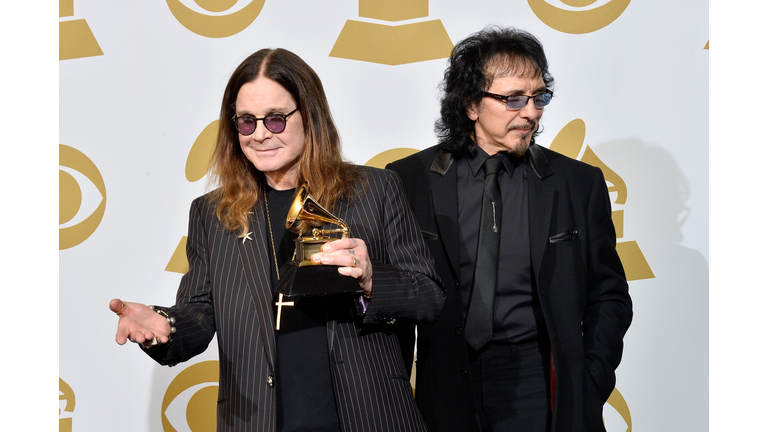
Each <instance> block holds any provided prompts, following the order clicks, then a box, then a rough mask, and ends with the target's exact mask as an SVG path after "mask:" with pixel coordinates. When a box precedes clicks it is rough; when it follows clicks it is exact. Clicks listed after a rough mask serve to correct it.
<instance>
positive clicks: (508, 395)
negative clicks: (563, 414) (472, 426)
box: [470, 341, 552, 432]
mask: <svg viewBox="0 0 768 432" xmlns="http://www.w3.org/2000/svg"><path fill="white" fill-rule="evenodd" d="M549 356H550V354H549V347H548V346H540V345H539V343H538V342H536V341H534V342H527V343H522V344H512V345H509V344H500V343H494V342H491V343H490V344H488V345H486V346H485V347H483V348H481V349H480V350H479V351H477V352H473V351H472V349H470V368H471V369H470V373H471V377H472V387H473V390H474V394H475V402H476V404H477V407H478V413H479V418H478V421H479V422H480V424H481V425H482V429H483V431H484V432H509V431H513V432H546V431H549V429H550V425H551V422H552V416H551V405H550V391H549V389H550V376H549Z"/></svg>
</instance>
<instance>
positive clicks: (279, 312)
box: [264, 189, 296, 330]
mask: <svg viewBox="0 0 768 432" xmlns="http://www.w3.org/2000/svg"><path fill="white" fill-rule="evenodd" d="M264 205H265V206H266V208H267V227H268V228H269V240H270V243H271V245H272V257H273V258H274V259H275V273H276V274H277V280H278V281H280V268H279V267H278V265H277V253H275V237H274V236H273V235H272V221H271V220H270V218H269V202H268V201H267V190H266V189H264ZM295 303H296V302H292V301H289V302H284V301H283V293H280V294H278V296H277V302H276V303H275V306H277V319H276V321H275V330H280V316H281V315H282V312H283V306H294V305H295Z"/></svg>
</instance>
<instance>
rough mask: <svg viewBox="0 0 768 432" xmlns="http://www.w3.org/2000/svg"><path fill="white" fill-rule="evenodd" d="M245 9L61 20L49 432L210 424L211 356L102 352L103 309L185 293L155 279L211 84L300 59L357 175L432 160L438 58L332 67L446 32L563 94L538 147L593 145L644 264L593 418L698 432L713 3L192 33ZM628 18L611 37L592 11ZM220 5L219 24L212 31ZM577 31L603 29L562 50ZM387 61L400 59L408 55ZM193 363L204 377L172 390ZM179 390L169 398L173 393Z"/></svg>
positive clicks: (703, 400) (431, 8) (257, 20)
mask: <svg viewBox="0 0 768 432" xmlns="http://www.w3.org/2000/svg"><path fill="white" fill-rule="evenodd" d="M252 3H258V0H256V1H253V2H252V1H248V0H239V1H235V0H229V1H227V0H219V1H216V0H208V1H203V0H198V1H197V2H195V1H193V0H184V1H181V2H178V1H174V0H168V1H167V2H164V1H153V2H147V1H110V2H105V1H97V0H74V3H73V2H72V1H66V0H61V1H60V18H59V26H60V55H62V53H66V56H68V57H67V58H63V59H61V60H60V62H59V143H60V144H61V147H60V149H59V154H60V177H59V182H60V195H59V201H60V210H59V213H60V224H61V225H60V233H61V237H60V241H61V242H62V243H66V244H64V245H62V246H61V250H60V252H59V290H60V291H59V302H60V317H59V343H60V352H59V376H60V380H61V381H60V387H59V389H60V403H59V405H60V406H59V408H60V416H59V419H60V430H61V431H65V430H72V431H103V430H114V431H144V430H146V431H152V432H161V431H162V432H168V431H172V430H177V431H179V432H182V431H194V432H202V431H204V430H210V429H207V428H206V427H207V426H206V425H207V424H208V423H206V422H205V421H202V420H201V421H199V422H197V423H195V422H194V421H192V420H194V419H196V417H194V415H196V414H195V413H186V415H185V410H186V407H187V406H192V407H198V406H207V405H205V403H207V401H209V399H210V395H211V394H212V393H211V389H215V379H213V381H211V380H210V379H208V378H205V379H203V378H200V377H205V376H206V375H205V373H206V372H208V371H210V370H211V368H210V367H209V366H210V365H211V364H212V363H206V362H208V361H215V360H216V347H215V342H214V343H213V344H212V345H211V347H210V348H209V349H208V351H207V352H206V353H204V354H203V355H201V356H199V358H197V359H195V360H193V361H191V362H189V363H188V364H182V365H179V366H177V367H174V368H164V367H161V366H159V365H156V364H155V363H154V362H153V361H152V360H151V359H149V358H148V357H146V356H145V355H144V354H143V353H142V352H140V350H139V349H138V348H136V347H132V346H131V347H119V346H117V345H116V344H115V343H114V331H115V325H116V322H117V319H116V317H115V316H114V315H113V314H111V313H110V312H109V311H108V309H107V303H108V301H109V299H111V298H114V297H120V298H124V299H126V300H132V301H141V302H144V303H152V304H160V305H169V304H172V303H173V301H174V297H175V292H176V288H177V285H178V281H179V278H180V274H179V273H178V272H177V271H172V270H173V268H171V270H170V271H169V270H166V268H167V267H169V262H172V257H173V255H174V251H175V250H176V249H177V246H178V245H179V243H180V242H181V241H182V239H183V236H185V235H186V226H187V213H188V209H189V203H190V202H191V200H192V199H194V198H195V197H197V196H199V195H201V194H202V193H204V192H205V191H206V183H205V182H206V179H205V178H203V179H196V178H193V179H192V180H194V181H190V180H188V178H187V175H186V174H185V169H186V168H187V166H188V163H189V164H190V165H194V164H193V162H194V160H195V159H194V156H195V155H196V151H195V150H194V149H195V148H197V147H194V146H193V144H194V143H195V142H196V140H197V139H198V137H199V136H200V135H201V133H202V132H203V131H204V129H205V128H206V127H207V126H208V125H209V124H210V123H211V122H213V121H214V120H216V118H217V116H218V110H219V106H220V103H221V95H222V92H223V88H224V85H225V84H226V81H227V79H228V78H229V75H230V74H231V72H232V70H233V69H234V68H235V67H236V66H237V64H239V63H240V61H242V59H243V58H245V57H246V56H247V55H249V54H250V53H252V52H254V51H256V50H258V49H260V48H263V47H284V48H287V49H289V50H291V51H294V52H295V53H297V54H298V55H299V56H301V57H302V58H303V59H304V60H305V61H307V63H309V64H310V65H311V66H312V67H313V68H314V69H315V71H316V72H317V73H318V75H319V76H320V78H321V79H322V80H323V83H324V85H325V90H326V93H327V95H328V98H329V101H330V104H331V109H332V110H333V115H334V118H335V119H336V121H337V124H338V126H339V129H340V131H341V135H342V140H343V144H344V153H345V155H346V156H347V158H348V159H350V160H352V161H354V162H356V163H360V164H364V163H366V162H367V161H369V160H370V159H371V158H373V157H374V156H376V155H379V154H381V153H382V152H384V151H386V150H389V149H394V148H412V149H423V148H426V147H428V146H431V145H433V144H434V143H435V138H434V134H433V124H434V120H435V119H436V118H437V116H438V91H437V86H438V84H439V82H440V80H441V78H442V73H443V71H444V68H445V64H446V60H445V58H444V57H445V56H443V57H438V58H435V57H429V56H428V55H427V56H426V57H428V58H432V59H425V60H422V61H412V62H408V63H403V64H394V65H392V64H383V63H382V62H376V61H370V60H355V59H349V58H341V57H338V56H331V55H330V53H331V51H332V50H333V48H334V45H335V44H336V41H337V39H338V38H339V35H340V34H341V33H342V29H343V28H344V26H345V23H347V21H350V20H351V21H357V22H362V23H368V24H369V27H371V28H373V27H375V26H381V25H387V26H397V27H401V26H409V25H410V26H414V27H412V28H419V27H418V25H419V24H422V25H424V23H429V22H432V21H435V20H439V23H440V24H441V25H442V27H443V28H444V29H445V33H446V34H447V36H448V37H449V38H450V41H451V42H454V43H455V42H457V41H459V40H461V39H463V38H464V37H466V36H467V35H469V34H470V33H473V32H475V31H477V30H480V29H481V28H483V27H484V26H486V25H488V24H501V25H511V26H515V27H518V28H522V29H525V30H528V31H530V32H531V33H533V34H534V35H536V36H537V37H538V38H540V39H541V41H542V42H543V44H544V48H545V51H546V52H547V55H548V58H549V60H550V62H551V68H550V69H551V72H552V74H553V75H554V77H555V80H556V87H555V99H554V101H553V103H552V104H551V105H550V106H549V107H548V108H547V109H546V111H545V114H544V117H543V120H542V124H543V126H544V132H543V133H542V134H541V136H540V138H539V139H538V142H539V143H540V144H542V145H545V146H550V145H551V144H552V143H553V141H554V142H556V143H557V144H561V145H565V144H563V143H564V141H558V140H559V139H560V137H558V140H555V137H556V136H557V135H558V133H559V132H560V131H563V130H564V128H565V127H566V125H569V124H572V123H571V122H574V121H576V123H579V121H580V122H583V124H584V125H585V135H584V138H583V143H582V141H581V140H575V141H574V139H575V138H574V136H573V135H571V134H569V135H568V136H567V137H569V138H571V139H570V140H569V141H568V142H567V146H571V147H569V148H570V149H571V150H572V151H575V154H574V156H575V157H581V156H582V155H583V154H584V153H585V152H586V150H587V147H588V148H589V149H591V150H592V151H594V154H595V155H596V156H597V157H598V158H599V159H600V160H601V161H602V163H603V166H601V168H603V169H604V170H605V169H609V170H610V171H612V172H614V173H615V174H616V175H617V176H618V178H619V179H620V180H621V181H622V182H623V185H624V188H621V189H622V190H621V191H620V192H615V193H612V195H611V196H612V197H613V198H614V200H616V201H617V202H616V203H615V204H614V210H617V211H623V215H624V216H623V232H622V234H623V235H621V236H620V237H621V238H620V239H619V241H620V243H628V242H636V244H637V250H639V252H640V256H639V259H640V260H641V261H642V263H647V267H644V268H646V270H638V273H637V274H638V275H639V276H638V277H637V278H635V279H634V280H632V281H631V282H630V292H631V294H632V297H633V300H634V305H635V307H634V309H635V319H634V322H633V324H632V327H630V330H629V332H628V333H627V336H626V338H625V354H624V359H623V362H622V364H621V366H620V367H619V370H618V378H617V390H618V393H617V394H620V396H621V397H620V398H619V399H612V401H613V402H614V403H612V404H611V405H606V409H605V421H606V425H607V428H608V431H609V432H619V431H621V432H623V431H631V430H633V429H636V430H638V431H680V430H696V431H701V430H707V429H708V427H709V423H708V410H709V408H708V396H709V378H708V367H709V362H708V350H709V342H708V337H709V332H708V326H709V320H708V307H709V300H708V289H709V276H708V271H709V216H708V215H709V212H708V207H709V186H708V182H709V170H708V166H709V135H708V130H709V50H708V41H709V37H710V36H709V30H708V20H709V11H708V7H707V4H706V3H702V2H700V1H694V0H676V1H640V0H631V1H630V0H596V1H590V0H568V1H564V2H560V1H558V0H547V1H546V4H549V5H551V6H553V7H554V8H555V9H556V10H558V11H566V12H570V14H567V15H565V17H566V19H565V21H558V20H557V19H555V18H556V15H555V14H554V13H540V14H539V15H537V14H536V13H534V11H535V10H539V9H538V8H540V7H543V6H542V5H541V4H542V3H545V2H544V0H508V1H498V0H496V1H492V0H476V1H473V2H463V1H458V0H445V1H438V0H432V1H429V2H427V1H416V2H401V1H391V2H384V3H385V4H386V5H387V6H386V7H384V8H383V9H382V10H384V11H387V12H390V13H394V12H403V13H405V15H404V16H406V17H408V18H407V19H403V20H400V21H394V22H390V21H386V20H384V19H382V18H384V14H383V13H382V12H381V10H379V11H376V12H375V13H374V14H373V17H370V16H368V17H361V16H360V15H361V14H362V13H363V12H362V11H363V10H364V7H365V6H366V5H368V4H375V3H377V2H375V1H366V0H359V1H352V0H345V1H338V0H337V1H310V0H280V1H278V0H266V1H265V2H263V3H264V5H263V8H262V9H261V10H260V11H259V12H258V15H257V16H255V17H254V18H253V19H250V20H246V21H245V24H244V25H243V27H244V28H243V29H242V31H239V32H237V33H235V34H233V35H231V36H227V37H209V36H206V35H201V34H199V33H205V32H213V31H214V30H216V29H218V30H221V29H232V28H234V26H233V25H232V24H227V25H221V24H217V23H216V21H210V22H211V23H212V24H206V23H207V22H208V21H209V19H208V17H210V16H221V17H228V16H239V15H238V14H240V15H242V14H244V13H245V11H247V10H248V6H249V5H251V4H252ZM401 3H402V4H401ZM413 3H423V4H428V13H427V16H424V14H423V13H422V14H421V15H419V14H416V15H413V12H411V15H408V14H407V13H406V12H409V11H410V10H411V9H413V8H410V9H409V7H408V6H406V5H412V4H413ZM569 4H570V6H569ZM70 5H71V6H72V7H71V8H69V7H68V6H70ZM179 5H180V6H179ZM622 5H626V9H624V10H621V7H618V8H617V9H618V10H619V13H618V14H617V17H616V19H615V20H613V21H610V20H609V19H608V18H607V17H608V15H609V12H610V11H609V12H605V11H606V10H609V9H610V8H612V7H613V8H616V7H617V6H622ZM215 6H219V8H220V9H222V8H223V11H221V12H212V10H213V9H214V8H215ZM184 7H187V8H189V9H190V10H193V11H194V13H196V14H198V15H200V16H202V17H198V18H197V19H196V20H194V21H193V23H192V24H190V23H188V22H186V21H185V22H184V23H185V24H187V25H188V26H190V27H194V23H196V22H201V23H203V28H205V29H207V30H204V31H200V30H198V31H197V32H195V31H194V30H190V29H189V28H187V27H185V25H183V23H182V21H184V18H181V19H177V17H176V16H175V15H174V13H173V12H174V11H179V10H181V9H182V8H184ZM600 8H603V9H600ZM598 9H600V10H599V11H598V12H593V13H592V14H590V11H597V10H598ZM62 11H63V12H62ZM369 15H370V14H369ZM75 22H77V24H76V25H77V27H73V23H75ZM82 22H85V23H87V27H85V28H87V29H88V31H83V30H82V29H83V28H84V27H83V26H82ZM569 22H579V23H581V22H586V23H591V24H593V25H594V27H595V28H594V29H591V31H586V32H576V33H574V32H573V30H568V29H567V26H566V24H567V23H569ZM563 23H565V24H563ZM206 26H207V27H206ZM73 28H74V30H72V29H73ZM402 28H405V27H402ZM211 29H213V30H211ZM564 30H565V31H564ZM569 31H570V32H569ZM582 31H583V30H582ZM73 34H75V35H77V38H75V37H74V36H72V35H73ZM89 34H90V35H92V36H89ZM209 35H210V33H209ZM93 40H95V42H97V44H98V47H97V48H98V50H94V49H93V48H92V46H93ZM411 43H412V44H414V45H418V44H421V43H424V44H425V45H430V44H431V46H436V45H437V42H434V41H433V40H431V39H430V40H426V41H424V40H412V41H411ZM73 46H74V47H75V48H78V49H79V51H78V49H73ZM396 46H397V47H398V50H396V52H397V51H406V50H407V49H408V47H406V46H400V45H396ZM89 47H91V48H89ZM69 53H72V54H69ZM382 58H384V56H382ZM382 61H383V60H382ZM566 130H567V128H566ZM562 136H565V135H562ZM204 138H205V135H204V136H203V138H201V142H204V141H205V139H204ZM582 144H583V145H582ZM554 147H557V146H553V148H554ZM81 155H82V156H81ZM189 161H192V162H189ZM62 173H63V174H62ZM94 173H95V174H94ZM614 185H616V183H615V182H614ZM622 192H626V201H622V200H621V199H620V198H619V197H620V196H621V194H622ZM619 201H621V202H619ZM102 214H103V216H102ZM93 215H96V216H93ZM632 257H633V258H634V259H635V261H633V262H625V264H626V265H628V266H635V265H637V262H636V261H637V260H638V255H637V254H635V255H632ZM622 258H623V259H624V258H625V257H624V256H622ZM170 267H173V266H170ZM640 267H641V268H643V266H640ZM647 269H649V270H650V271H651V273H652V276H651V275H649V273H648V272H647ZM94 320H97V321H98V325H96V326H95V327H94ZM84 328H88V329H90V330H89V335H88V339H89V343H88V344H87V349H83V345H82V340H83V333H82V329H84ZM196 364H199V368H200V369H199V371H200V372H195V371H194V370H192V371H190V372H189V373H188V374H187V375H184V374H182V372H183V371H184V370H187V368H189V367H191V366H193V365H196ZM105 365H108V366H107V367H105ZM116 371H120V372H119V376H120V378H119V381H120V384H119V386H120V389H121V390H120V391H115V378H114V377H115V372H116ZM193 372H195V373H193ZM190 376H191V378H190ZM177 377H179V379H178V380H177V381H176V383H179V382H182V383H183V385H182V388H181V389H179V388H177V387H174V386H172V385H171V383H172V382H173V381H174V379H176V378H177ZM206 379H207V381H206ZM195 380H197V381H195ZM193 385H196V387H195V386H193ZM213 394H214V395H215V393H213ZM164 398H165V400H164ZM214 398H215V396H214ZM622 398H623V399H622ZM622 400H623V401H624V402H625V404H626V405H623V404H622V403H621V401H622ZM137 401H138V404H137ZM214 401H215V399H214ZM126 410H130V413H131V415H128V416H126V415H125V413H126ZM192 411H194V410H192ZM163 415H165V416H166V418H167V423H165V424H163V421H162V419H163ZM115 418H120V419H121V421H120V422H119V423H117V424H115V422H114V419H115Z"/></svg>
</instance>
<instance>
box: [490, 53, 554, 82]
mask: <svg viewBox="0 0 768 432" xmlns="http://www.w3.org/2000/svg"><path fill="white" fill-rule="evenodd" d="M484 74H485V78H486V80H487V82H488V84H489V85H490V83H492V82H493V80H495V79H496V78H498V77H508V76H516V77H520V78H538V77H540V76H541V70H540V69H539V66H538V65H537V64H536V62H535V61H534V60H533V59H531V58H527V57H522V56H519V55H505V54H499V55H497V56H496V57H494V58H492V59H491V60H490V61H488V63H486V65H485V69H484Z"/></svg>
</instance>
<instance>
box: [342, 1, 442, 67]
mask: <svg viewBox="0 0 768 432" xmlns="http://www.w3.org/2000/svg"><path fill="white" fill-rule="evenodd" d="M359 15H360V17H361V18H368V19H373V20H380V21H388V22H398V21H405V20H419V21H418V22H415V23H410V24H397V25H388V24H378V23H374V22H367V21H355V20H347V22H346V24H344V28H342V29H341V34H339V38H338V39H337V40H336V44H335V45H334V46H333V49H332V50H331V53H330V56H331V57H339V58H346V59H350V60H360V61H365V62H371V63H380V64H386V65H400V64H405V63H415V62H421V61H426V60H434V59H439V58H446V57H448V56H449V55H450V54H451V50H452V49H453V42H451V38H450V37H448V33H447V32H446V31H445V27H443V23H442V22H440V20H425V19H426V18H427V17H428V16H429V0H388V1H382V0H359Z"/></svg>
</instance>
